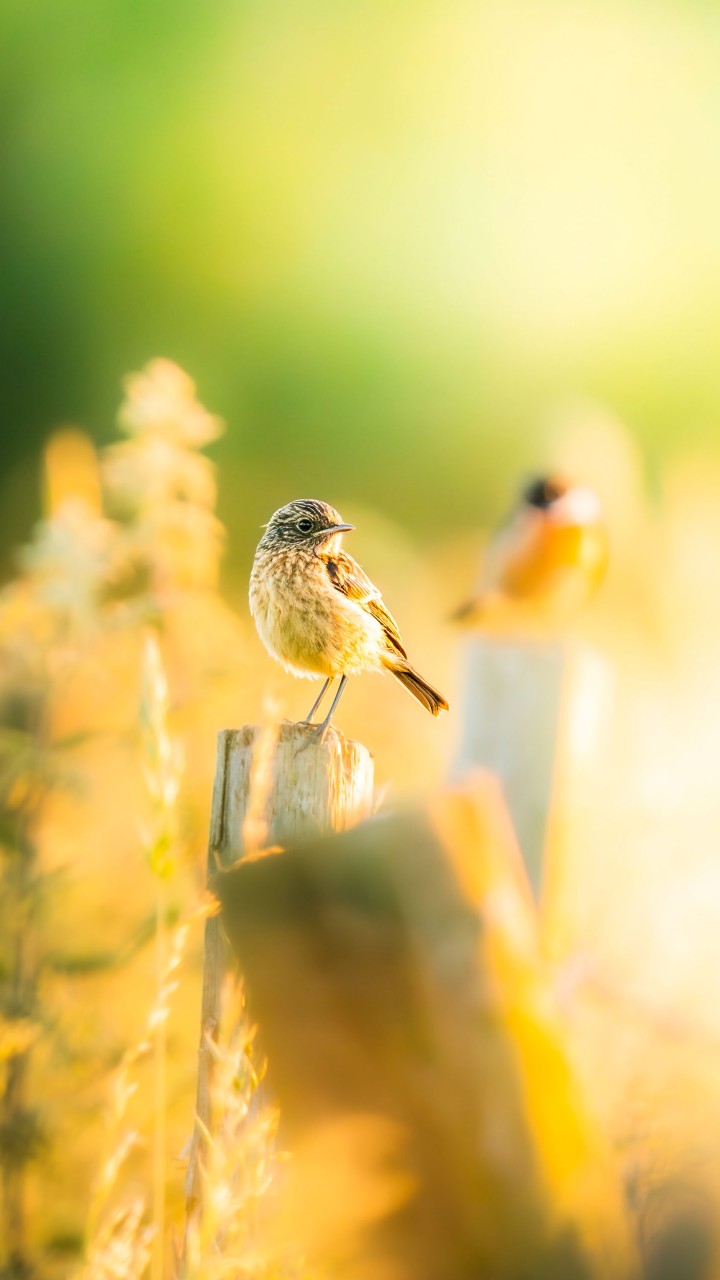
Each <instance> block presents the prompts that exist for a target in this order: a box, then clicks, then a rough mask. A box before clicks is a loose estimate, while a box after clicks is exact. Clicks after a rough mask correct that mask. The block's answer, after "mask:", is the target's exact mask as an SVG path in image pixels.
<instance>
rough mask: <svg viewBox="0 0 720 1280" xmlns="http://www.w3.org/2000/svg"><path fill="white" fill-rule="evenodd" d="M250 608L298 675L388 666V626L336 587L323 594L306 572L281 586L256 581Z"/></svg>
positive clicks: (274, 650) (264, 635) (278, 655)
mask: <svg viewBox="0 0 720 1280" xmlns="http://www.w3.org/2000/svg"><path fill="white" fill-rule="evenodd" d="M299 578H300V580H298V579H299ZM330 591H333V596H331V595H330V594H329V593H330ZM335 595H336V596H337V599H334V598H333V597H334V596H335ZM250 609H251V612H252V614H253V617H254V619H255V623H256V626H257V629H258V633H259V635H260V639H261V640H262V642H263V644H264V645H265V648H266V649H267V650H268V652H269V653H270V654H272V656H273V657H274V658H275V659H276V660H277V661H278V662H280V663H281V664H282V666H283V667H285V669H286V670H287V671H290V672H292V673H293V675H296V676H302V677H305V678H307V679H311V680H312V679H319V678H322V677H328V676H339V675H356V674H358V673H359V672H361V671H371V670H377V669H378V668H379V667H380V666H381V665H382V663H381V656H382V653H383V652H384V651H385V648H386V645H385V635H384V632H383V630H382V627H381V626H380V624H379V623H378V622H377V620H376V619H375V618H373V617H372V616H371V615H369V614H367V613H366V612H365V611H364V610H363V609H361V608H360V607H359V606H358V605H356V604H354V603H353V602H352V601H349V600H346V599H345V597H344V596H341V595H340V594H339V593H337V592H334V589H333V588H332V587H330V588H328V589H327V590H326V591H323V592H322V593H320V592H318V591H317V590H313V589H312V586H311V585H310V584H308V582H307V581H306V580H305V579H304V578H301V577H300V576H298V577H295V578H294V579H293V580H292V582H291V583H288V582H286V581H285V582H281V583H280V584H279V585H275V584H273V582H272V581H267V579H265V580H263V581H262V582H259V581H257V580H253V579H251V586H250Z"/></svg>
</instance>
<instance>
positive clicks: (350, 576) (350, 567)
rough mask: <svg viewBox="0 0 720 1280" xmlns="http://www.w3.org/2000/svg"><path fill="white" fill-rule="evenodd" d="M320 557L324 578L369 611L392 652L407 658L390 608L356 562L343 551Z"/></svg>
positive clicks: (349, 598)
mask: <svg viewBox="0 0 720 1280" xmlns="http://www.w3.org/2000/svg"><path fill="white" fill-rule="evenodd" d="M322 558H323V560H324V561H325V564H326V566H327V572H328V577H329V579H330V581H331V583H332V585H333V586H334V588H335V590H336V591H339V592H340V593H341V595H344V596H347V598H348V600H352V601H353V603H354V604H359V605H360V607H361V608H362V609H366V610H367V612H368V613H370V614H372V616H373V618H376V619H377V621H378V622H379V623H380V626H381V627H382V629H383V631H384V632H385V636H386V638H387V641H388V644H389V645H390V646H391V647H392V648H393V649H395V651H396V653H399V654H401V655H402V657H403V658H407V653H406V652H405V646H404V645H403V642H402V640H401V638H400V632H399V630H398V625H397V622H396V621H395V619H394V618H393V616H392V614H391V613H390V611H389V610H388V609H386V608H385V605H384V603H383V598H382V596H381V595H380V592H379V591H378V589H377V587H376V586H375V585H374V584H373V583H372V582H371V581H370V579H369V578H368V576H367V574H366V573H364V572H363V570H362V569H361V568H360V565H359V564H358V563H357V562H356V561H355V560H353V558H352V556H349V555H348V554H347V552H345V551H338V552H336V553H335V554H334V555H332V556H323V557H322Z"/></svg>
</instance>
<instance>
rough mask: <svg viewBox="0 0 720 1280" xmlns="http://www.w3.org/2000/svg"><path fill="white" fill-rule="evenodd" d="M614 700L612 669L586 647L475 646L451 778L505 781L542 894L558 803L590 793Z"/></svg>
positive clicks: (546, 642) (502, 640) (498, 639)
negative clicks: (478, 775) (476, 772)
mask: <svg viewBox="0 0 720 1280" xmlns="http://www.w3.org/2000/svg"><path fill="white" fill-rule="evenodd" d="M611 696H612V673H611V670H610V668H609V666H608V664H607V662H606V661H605V659H604V658H602V657H601V656H600V655H599V654H597V653H596V652H595V651H593V650H590V649H588V648H586V647H583V646H581V645H576V644H570V643H568V642H565V641H562V640H554V639H530V638H521V637H518V636H503V635H481V636H475V637H473V638H472V639H471V640H469V641H468V642H467V646H466V653H465V679H464V696H463V709H462V716H463V723H462V737H461V743H460V750H459V753H458V758H457V761H456V764H455V766H454V769H453V775H454V776H455V777H456V778H457V777H460V776H462V774H464V773H465V772H466V771H467V770H468V769H471V768H477V767H478V766H480V767H482V768H485V769H490V770H491V771H492V772H493V773H495V774H496V775H497V776H498V777H499V779H500V781H501V783H502V787H503V791H504V793H505V797H506V799H507V803H508V807H509V809H510V813H511V815H512V820H513V824H514V826H515V830H516V832H517V837H518V842H519V844H520V848H521V850H522V854H523V858H524V860H525V865H526V867H527V872H528V877H529V879H530V883H531V884H532V887H533V890H534V892H535V894H536V896H539V894H540V891H541V888H542V885H543V881H544V878H545V877H544V867H543V861H544V854H545V848H546V841H547V836H548V827H549V823H550V819H551V814H552V810H553V805H554V803H555V801H556V799H557V798H558V796H559V794H560V792H561V791H566V790H567V789H568V788H569V787H572V789H573V790H575V789H576V788H578V787H580V788H581V790H582V792H583V795H586V794H587V780H588V777H589V776H591V774H592V766H593V758H594V757H595V755H596V753H597V752H598V750H599V747H600V743H601V742H602V739H603V726H604V724H605V722H606V716H607V711H608V707H609V703H610V699H611Z"/></svg>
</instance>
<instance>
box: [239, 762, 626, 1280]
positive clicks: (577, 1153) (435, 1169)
mask: <svg viewBox="0 0 720 1280" xmlns="http://www.w3.org/2000/svg"><path fill="white" fill-rule="evenodd" d="M215 884H216V891H217V893H218V895H219V897H220V900H221V903H222V919H223V922H224V925H225V928H226V930H227V933H228V936H229V938H230V940H231V942H232V946H233V948H234V950H235V952H236V955H237V956H238V958H239V961H240V965H241V969H242V972H243V975H244V980H245V986H246V993H247V1000H248V1008H249V1012H250V1015H251V1016H252V1017H253V1019H255V1020H256V1021H257V1024H258V1028H259V1033H260V1038H261V1039H260V1042H261V1046H262V1048H263V1050H264V1051H265V1052H266V1053H267V1056H268V1064H269V1065H268V1079H269V1083H270V1087H271V1089H272V1090H273V1092H274V1094H275V1095H276V1096H277V1098H278V1101H279V1104H280V1110H281V1115H282V1119H283V1136H284V1141H285V1143H286V1145H287V1146H288V1147H289V1148H290V1150H291V1152H292V1168H293V1169H294V1170H295V1183H296V1188H295V1201H296V1203H295V1210H296V1219H295V1223H294V1227H295V1230H296V1232H297V1233H299V1234H300V1237H301V1239H302V1240H303V1241H305V1243H306V1245H307V1247H308V1249H309V1251H310V1255H311V1256H315V1257H317V1258H319V1259H320V1261H321V1262H322V1263H325V1264H328V1266H329V1267H330V1269H331V1271H332V1274H333V1275H334V1276H337V1277H340V1278H341V1280H350V1278H352V1280H355V1278H356V1277H357V1278H358V1280H359V1278H360V1277H366V1276H383V1277H385V1276H388V1277H393V1280H450V1277H452V1280H471V1278H472V1280H477V1277H478V1276H481V1275H483V1276H484V1275H487V1276H493V1277H494V1278H495V1280H510V1278H511V1277H520V1276H522V1277H523V1278H526V1277H527V1278H530V1277H538V1278H539V1277H541V1276H542V1277H548V1280H580V1277H583V1278H585V1277H592V1278H593V1280H601V1278H602V1280H604V1278H605V1277H607V1280H626V1277H629V1276H632V1275H634V1274H635V1271H634V1259H633V1256H632V1250H631V1245H630V1242H629V1232H628V1228H627V1223H626V1220H625V1214H624V1208H623V1204H622V1197H621V1194H620V1189H619V1185H618V1181H617V1178H616V1173H615V1169H614V1165H613V1163H612V1161H611V1159H610V1157H609V1154H608V1152H607V1150H606V1149H605V1147H604V1145H603V1142H602V1140H601V1138H600V1135H599V1133H598V1131H597V1130H596V1128H595V1126H594V1124H593V1121H592V1119H591V1117H590V1115H589V1114H588V1111H587V1108H586V1106H585V1103H584V1100H583V1097H582V1094H581V1090H580V1087H579V1085H578V1082H577V1081H576V1079H575V1077H574V1075H573V1071H572V1068H571V1065H570V1062H569V1057H568V1054H567V1053H566V1051H565V1048H564V1044H563V1037H562V1033H561V1029H560V1026H559V1023H558V1022H557V1020H556V1019H555V1017H554V1015H553V1012H552V1007H551V1000H550V996H549V992H548V988H547V985H546V983H545V981H544V977H543V972H542V967H541V965H540V962H539V959H538V954H537V945H536V935H535V912H534V908H533V904H532V898H531V894H530V890H529V886H528V883H527V879H526V876H525V872H524V868H523V865H522V862H521V860H520V857H519V853H518V850H517V847H516V845H515V842H514V837H513V833H512V828H511V826H510V823H509V819H508V817H507V812H506V810H505V808H504V805H503V803H502V801H501V798H500V794H499V791H498V788H497V785H496V784H495V783H494V781H493V780H491V779H488V778H484V779H482V780H480V781H476V782H475V783H474V784H473V785H472V786H470V787H469V788H466V789H463V790H457V791H453V792H449V793H447V794H445V795H444V796H442V797H441V798H440V799H438V800H436V801H434V802H433V803H431V804H429V805H427V806H426V807H425V808H424V809H423V810H422V811H419V812H413V813H406V814H399V815H392V816H383V817H376V818H374V819H372V820H371V821H369V822H365V823H362V824H361V825H360V826H358V827H356V828H355V829H354V830H352V831H350V832H347V833H345V834H342V835H338V836H335V837H331V838H326V839H314V840H310V841H305V842H302V843H300V844H298V845H296V846H294V847H293V848H291V849H288V850H287V851H284V852H277V853H266V854H259V855H257V856H256V857H254V858H251V859H245V860H244V861H241V862H240V863H238V864H237V865H236V866H234V867H232V868H230V869H228V870H226V871H223V872H220V873H218V876H217V878H216V881H215Z"/></svg>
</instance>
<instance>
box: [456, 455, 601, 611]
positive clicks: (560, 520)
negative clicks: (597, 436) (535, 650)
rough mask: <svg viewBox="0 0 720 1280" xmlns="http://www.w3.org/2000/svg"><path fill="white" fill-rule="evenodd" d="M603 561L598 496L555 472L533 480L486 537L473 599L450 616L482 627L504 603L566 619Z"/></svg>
mask: <svg viewBox="0 0 720 1280" xmlns="http://www.w3.org/2000/svg"><path fill="white" fill-rule="evenodd" d="M607 560H608V545H607V532H606V528H605V521H604V517H603V512H602V506H601V503H600V499H599V498H598V495H597V494H596V493H595V491H594V490H593V489H591V488H590V487H589V486H586V485H580V484H575V483H573V482H571V481H569V480H567V479H566V478H564V477H562V476H560V475H555V474H546V475H538V476H534V477H533V478H532V479H531V480H529V481H528V482H526V484H525V485H524V486H523V488H522V489H521V491H520V494H519V497H518V500H517V501H516V504H515V507H514V509H513V511H512V512H511V514H510V516H509V518H508V519H507V520H506V521H505V522H504V523H503V524H502V525H501V527H500V528H499V529H498V530H497V532H496V533H495V535H494V536H493V537H492V538H491V540H490V543H489V545H488V549H487V552H486V555H485V556H484V559H483V563H482V566H481V571H480V577H479V581H478V583H477V585H476V588H475V590H474V592H473V594H472V596H471V597H470V599H469V600H467V601H466V602H465V603H464V604H463V605H462V606H461V607H460V608H459V609H457V610H456V611H455V613H454V614H452V615H451V618H452V620H453V621H455V622H464V623H469V624H472V623H474V622H482V621H485V620H487V619H489V618H491V617H493V616H494V615H495V614H497V613H501V612H502V611H503V606H507V605H510V606H511V607H512V606H520V607H521V608H522V607H524V608H526V609H530V610H532V611H534V612H537V613H540V612H543V611H547V612H552V613H555V614H563V613H564V614H566V615H567V614H568V613H572V612H574V611H575V610H577V609H579V608H580V607H581V606H582V605H583V604H584V603H585V602H586V601H587V600H589V599H590V597H591V596H592V595H593V593H594V591H595V590H596V588H597V587H598V586H599V584H600V582H601V581H602V579H603V577H604V575H605V571H606V568H607Z"/></svg>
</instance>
